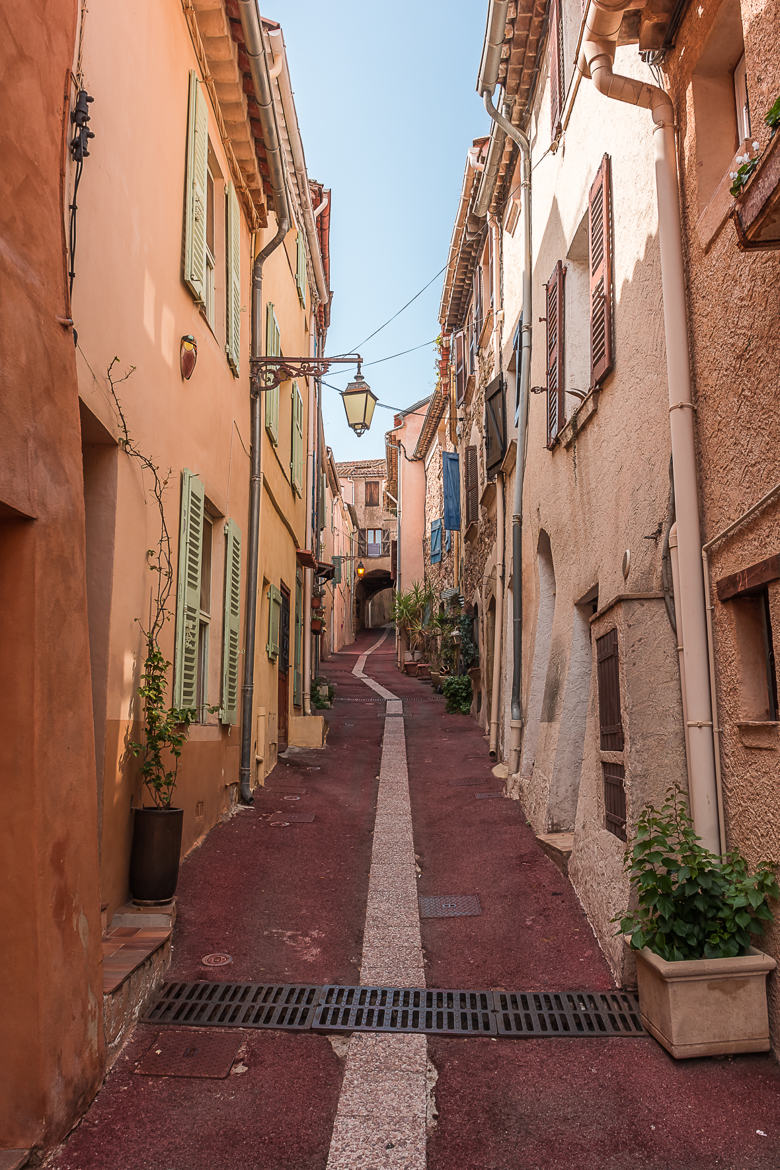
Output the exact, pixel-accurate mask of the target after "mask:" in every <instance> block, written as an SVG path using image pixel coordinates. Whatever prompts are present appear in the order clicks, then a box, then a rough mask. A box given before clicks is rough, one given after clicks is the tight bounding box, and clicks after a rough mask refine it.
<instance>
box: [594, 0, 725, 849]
mask: <svg viewBox="0 0 780 1170" xmlns="http://www.w3.org/2000/svg"><path fill="white" fill-rule="evenodd" d="M630 5H631V0H612V2H611V3H610V2H609V0H590V3H589V5H588V10H587V13H586V16H585V31H584V33H583V38H582V47H581V51H580V57H579V61H578V68H579V70H580V72H581V73H582V74H583V75H584V76H586V77H590V78H591V79H592V81H593V84H594V85H595V87H596V89H598V90H599V92H600V93H603V94H604V95H605V97H609V98H613V99H615V100H617V101H621V102H627V103H629V104H630V105H635V106H641V107H643V108H644V109H648V110H650V112H651V115H652V119H653V123H654V141H655V179H656V196H657V201H658V242H659V248H660V253H661V284H662V290H663V298H664V331H665V336H666V371H667V382H668V388H669V428H670V433H671V447H672V461H673V465H674V498H675V504H676V514H677V545H678V547H677V565H678V576H679V598H678V600H679V606H680V620H681V627H682V631H683V635H684V656H685V672H684V680H681V681H683V685H684V686H685V692H686V694H685V699H686V702H685V713H686V724H687V728H686V730H687V737H686V738H687V743H688V787H689V795H690V804H691V813H692V816H693V823H694V828H695V830H696V832H697V833H698V835H699V837H701V839H702V841H703V843H704V845H705V846H706V847H707V848H708V849H710V850H711V851H712V852H713V853H718V852H720V846H721V833H720V823H719V821H720V818H719V816H718V793H717V782H716V770H715V745H714V737H713V719H712V702H711V695H710V678H709V653H708V646H707V620H706V606H705V595H704V574H703V571H702V558H701V548H702V542H701V529H700V525H699V499H698V485H697V482H696V452H695V440H694V427H693V412H694V404H693V397H692V391H691V379H690V367H689V354H688V329H687V319H686V297H685V270H684V264H683V247H682V233H681V228H680V204H679V191H678V184H677V160H676V149H675V133H674V107H673V106H672V102H671V99H670V98H669V96H668V94H667V93H666V92H665V91H664V90H663V89H661V88H660V87H659V86H656V85H651V84H649V83H647V82H643V81H639V80H638V79H636V78H633V77H623V76H620V75H618V74H616V73H614V72H613V63H614V59H615V49H616V45H617V37H618V31H619V29H620V23H621V19H622V15H623V11H624V10H625V9H626V8H629V7H630Z"/></svg>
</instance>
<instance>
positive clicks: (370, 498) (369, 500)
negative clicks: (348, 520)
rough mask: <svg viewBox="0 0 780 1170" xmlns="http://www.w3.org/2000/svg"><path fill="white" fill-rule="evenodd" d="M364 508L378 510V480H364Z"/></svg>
mask: <svg viewBox="0 0 780 1170" xmlns="http://www.w3.org/2000/svg"><path fill="white" fill-rule="evenodd" d="M366 507H367V508H378V507H379V480H378V479H367V480H366Z"/></svg>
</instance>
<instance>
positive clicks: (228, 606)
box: [219, 520, 241, 723]
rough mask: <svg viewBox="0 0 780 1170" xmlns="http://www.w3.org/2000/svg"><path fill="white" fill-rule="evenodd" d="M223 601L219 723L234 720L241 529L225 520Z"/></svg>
mask: <svg viewBox="0 0 780 1170" xmlns="http://www.w3.org/2000/svg"><path fill="white" fill-rule="evenodd" d="M225 541H226V543H225V602H224V606H223V610H222V706H221V707H220V710H219V718H220V720H221V721H222V723H238V664H239V634H240V630H239V627H240V625H241V529H240V528H239V527H238V525H237V524H236V522H235V521H234V520H226V521H225Z"/></svg>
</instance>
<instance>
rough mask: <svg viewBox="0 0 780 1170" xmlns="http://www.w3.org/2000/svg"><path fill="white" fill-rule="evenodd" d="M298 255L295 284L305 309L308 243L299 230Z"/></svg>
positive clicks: (297, 240)
mask: <svg viewBox="0 0 780 1170" xmlns="http://www.w3.org/2000/svg"><path fill="white" fill-rule="evenodd" d="M296 242H297V257H296V265H295V284H296V287H297V289H298V297H299V299H300V302H301V304H302V305H303V307H304V309H305V308H306V243H305V241H304V238H303V232H298V235H297V239H296Z"/></svg>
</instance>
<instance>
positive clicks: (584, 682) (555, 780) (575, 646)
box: [548, 606, 592, 832]
mask: <svg viewBox="0 0 780 1170" xmlns="http://www.w3.org/2000/svg"><path fill="white" fill-rule="evenodd" d="M591 665H592V652H591V639H590V625H589V622H588V617H587V615H586V613H585V612H584V611H583V609H582V608H581V607H579V606H575V607H574V609H573V610H572V632H571V649H570V653H569V667H568V672H567V676H566V691H565V695H564V698H563V707H562V709H561V720H560V728H561V730H560V736H559V739H558V745H557V750H556V753H555V765H554V769H553V775H552V778H551V784H550V798H549V812H548V816H549V822H550V829H551V830H553V831H561V832H563V831H570V830H572V829H573V828H574V818H575V815H576V812H577V795H578V793H579V784H580V772H581V769H582V755H583V750H584V745H585V723H586V720H587V715H588V696H589V693H590V675H591Z"/></svg>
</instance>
